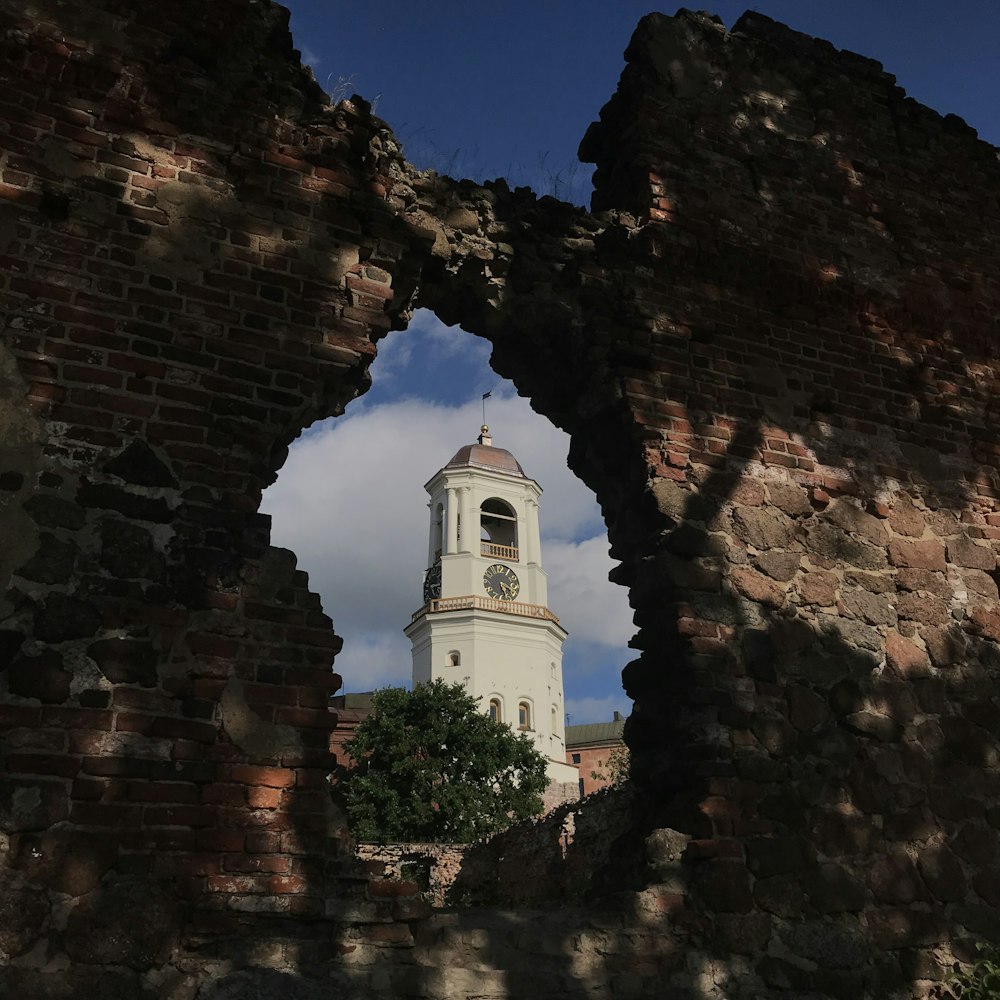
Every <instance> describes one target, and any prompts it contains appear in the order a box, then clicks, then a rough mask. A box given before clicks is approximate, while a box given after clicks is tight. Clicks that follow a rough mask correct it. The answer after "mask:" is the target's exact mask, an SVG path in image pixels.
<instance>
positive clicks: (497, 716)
mask: <svg viewBox="0 0 1000 1000" xmlns="http://www.w3.org/2000/svg"><path fill="white" fill-rule="evenodd" d="M490 718H491V719H492V720H493V721H494V722H503V712H501V710H500V699H499V698H490Z"/></svg>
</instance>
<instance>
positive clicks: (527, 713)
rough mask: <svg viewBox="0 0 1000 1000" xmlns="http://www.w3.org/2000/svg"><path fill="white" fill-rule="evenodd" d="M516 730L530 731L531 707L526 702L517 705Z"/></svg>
mask: <svg viewBox="0 0 1000 1000" xmlns="http://www.w3.org/2000/svg"><path fill="white" fill-rule="evenodd" d="M517 728H518V729H531V706H530V705H529V704H528V703H527V702H526V701H519V702H518V703H517Z"/></svg>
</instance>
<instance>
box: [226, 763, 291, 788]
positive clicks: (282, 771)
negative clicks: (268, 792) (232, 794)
mask: <svg viewBox="0 0 1000 1000" xmlns="http://www.w3.org/2000/svg"><path fill="white" fill-rule="evenodd" d="M231 777H232V779H233V781H241V782H243V783H244V784H246V785H266V786H267V787H268V788H291V787H292V786H293V785H294V784H295V772H294V771H292V770H290V769H289V768H284V767H257V766H254V765H250V764H243V765H240V766H238V767H234V768H233V769H232V772H231Z"/></svg>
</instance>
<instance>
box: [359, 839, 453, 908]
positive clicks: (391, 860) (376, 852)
mask: <svg viewBox="0 0 1000 1000" xmlns="http://www.w3.org/2000/svg"><path fill="white" fill-rule="evenodd" d="M467 850H468V845H466V844H358V846H357V848H356V851H355V856H356V857H357V858H358V860H359V861H361V862H363V864H364V866H365V870H366V871H367V872H368V874H369V875H370V876H371V878H372V879H373V880H375V881H379V880H387V881H391V882H396V883H399V884H400V885H401V887H405V888H402V891H403V892H404V893H407V894H409V893H415V892H420V893H422V894H423V895H424V897H425V898H426V899H428V900H429V901H430V902H431V903H432V904H433V905H434V906H438V907H442V906H444V905H445V899H446V897H447V895H448V891H449V890H450V889H451V886H452V883H453V882H454V881H455V879H456V878H457V877H458V875H459V873H460V872H461V870H462V862H463V860H464V858H465V852H466V851H467Z"/></svg>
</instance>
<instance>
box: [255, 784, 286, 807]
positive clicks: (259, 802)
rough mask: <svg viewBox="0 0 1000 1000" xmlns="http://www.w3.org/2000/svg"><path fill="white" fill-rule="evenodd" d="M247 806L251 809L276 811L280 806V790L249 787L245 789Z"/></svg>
mask: <svg viewBox="0 0 1000 1000" xmlns="http://www.w3.org/2000/svg"><path fill="white" fill-rule="evenodd" d="M247 804H248V805H249V806H250V807H251V808H253V809H278V808H279V807H280V806H281V790H280V789H278V788H264V787H262V786H259V785H258V786H251V787H250V788H248V789H247Z"/></svg>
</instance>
